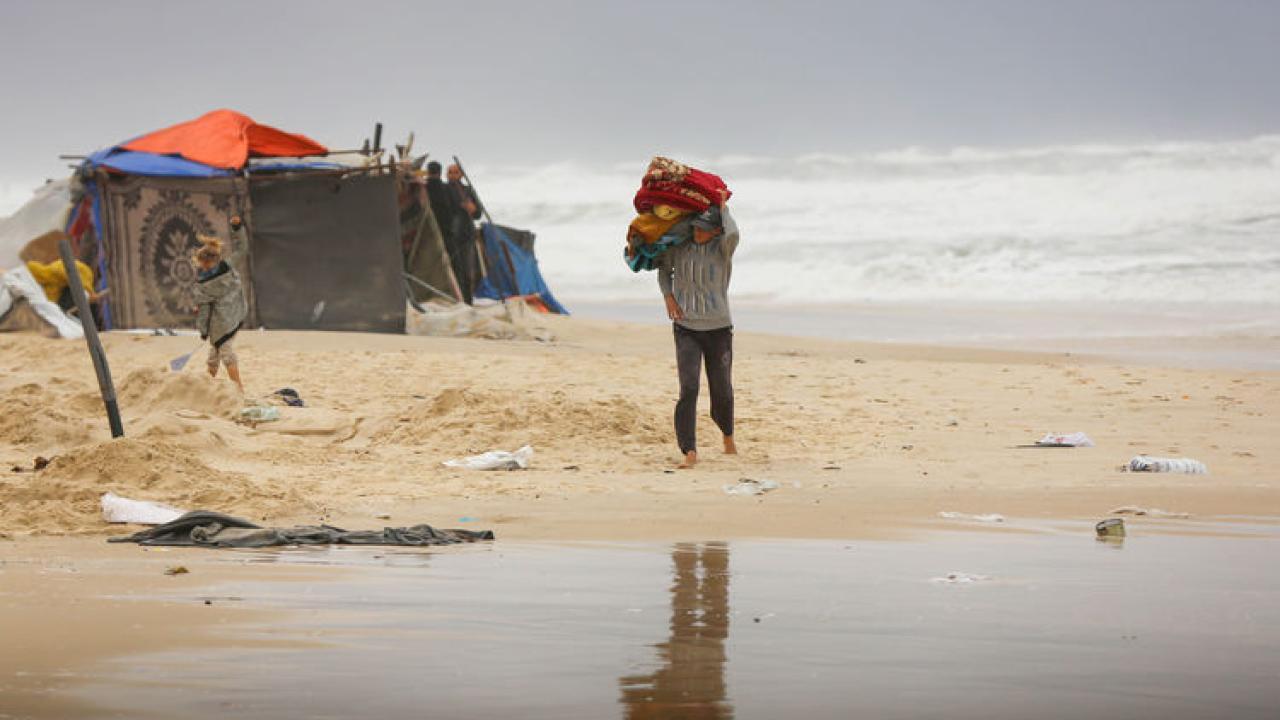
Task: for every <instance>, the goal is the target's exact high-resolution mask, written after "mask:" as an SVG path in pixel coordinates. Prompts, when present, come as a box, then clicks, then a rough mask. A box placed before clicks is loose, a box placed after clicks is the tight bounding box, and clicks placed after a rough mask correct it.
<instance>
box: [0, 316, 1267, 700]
mask: <svg viewBox="0 0 1280 720" xmlns="http://www.w3.org/2000/svg"><path fill="white" fill-rule="evenodd" d="M545 322H546V323H547V328H548V329H550V330H551V331H552V332H553V333H554V334H555V335H556V339H555V340H554V341H553V342H549V343H541V342H533V341H520V342H511V341H488V340H469V339H439V338H426V337H408V336H392V335H370V334H336V333H307V332H269V331H267V332H257V331H254V332H246V333H244V334H243V336H242V339H241V342H240V346H241V347H240V353H241V358H242V360H241V362H242V368H243V373H244V377H245V380H246V384H247V389H248V393H247V397H246V398H241V397H240V396H239V394H238V393H237V392H236V391H235V389H234V386H233V385H232V384H231V383H230V382H228V381H227V380H225V379H221V378H219V379H217V380H214V379H210V378H209V377H208V376H207V375H206V374H205V372H204V367H203V362H202V361H203V357H202V353H200V354H197V355H196V356H195V357H194V359H193V361H192V362H191V363H190V365H189V366H188V367H187V368H186V369H185V370H184V371H182V372H179V373H173V372H170V371H169V370H168V367H167V366H168V361H169V360H170V359H171V358H173V357H175V356H177V355H181V354H182V353H185V352H188V351H190V350H191V349H192V348H193V347H194V346H195V345H196V344H197V343H196V340H195V339H194V338H192V337H189V336H186V337H159V336H152V335H130V334H125V333H107V334H106V335H105V344H106V348H107V353H108V356H109V358H110V361H111V367H112V371H113V374H114V376H115V378H116V386H117V390H118V394H119V398H120V407H121V409H122V412H123V414H124V420H125V429H126V437H125V438H123V439H119V440H111V439H110V438H109V433H108V429H107V423H106V421H105V419H104V417H103V413H102V406H101V401H100V399H99V396H98V394H97V388H96V382H95V379H94V374H93V369H92V366H91V364H90V362H89V359H88V357H87V353H85V352H84V347H83V345H82V343H80V342H69V341H59V340H49V339H44V338H39V337H35V336H31V335H14V334H11V335H4V336H0V370H2V374H0V411H2V414H0V461H2V462H3V468H4V470H5V472H4V473H3V474H2V475H0V534H2V539H0V586H2V587H3V592H0V603H2V605H0V633H2V634H3V635H4V636H5V637H6V638H8V639H9V643H10V648H11V649H12V650H13V652H11V653H6V654H5V658H7V659H6V660H5V661H0V677H4V678H10V680H7V681H4V682H2V683H0V696H3V697H5V698H6V700H5V702H6V704H7V705H8V709H7V710H8V712H10V713H16V715H15V716H16V717H53V716H58V717H99V716H101V714H100V713H101V709H100V708H98V707H97V705H96V702H97V699H98V696H97V695H94V694H92V693H91V696H92V697H93V698H94V699H93V701H89V700H87V699H86V698H85V697H84V696H83V693H82V694H81V695H80V696H76V695H75V693H74V692H73V690H74V689H75V688H77V687H80V686H81V685H83V684H84V683H86V682H91V681H92V682H97V683H98V686H100V685H101V683H103V682H107V681H106V680H96V681H95V680H92V678H95V677H99V676H98V675H97V674H96V673H100V672H102V671H101V670H97V671H92V672H90V673H89V674H87V675H86V674H85V673H86V668H107V667H110V666H109V665H103V664H102V663H103V662H105V661H106V660H107V659H108V658H112V657H119V656H131V657H132V656H137V655H138V654H139V653H157V652H160V653H163V652H164V651H172V650H175V649H178V648H182V647H194V646H197V645H198V646H200V647H202V648H204V651H205V652H215V651H216V650H217V649H218V648H226V649H227V650H228V651H234V652H246V651H248V650H253V651H255V652H258V651H264V650H263V649H264V648H268V649H269V648H273V647H277V646H278V647H284V648H296V647H299V643H300V642H303V643H304V644H305V638H306V637H310V636H309V635H306V634H303V635H298V634H297V633H294V634H287V633H286V636H284V637H276V635H275V632H276V631H275V630H271V628H274V627H275V622H276V621H275V620H272V619H271V618H272V617H273V616H272V614H271V611H270V608H271V607H272V606H273V605H275V604H276V601H271V600H269V599H264V598H261V597H259V598H257V599H256V600H255V601H251V602H248V603H244V602H230V603H227V602H223V601H222V599H221V598H222V595H220V594H219V593H222V592H224V590H225V588H227V587H231V588H235V587H240V586H244V585H245V584H246V583H247V584H249V585H252V584H253V583H254V582H264V581H271V582H276V583H278V582H286V583H287V582H292V581H293V580H294V579H297V580H302V581H307V582H321V583H325V584H326V585H325V586H326V587H327V586H328V584H331V583H334V582H336V581H339V580H340V579H341V577H342V575H343V572H344V571H342V570H341V569H340V568H332V567H330V568H324V569H323V570H324V572H322V573H317V572H312V571H310V570H308V569H307V568H306V567H290V566H288V565H281V564H277V563H271V564H266V565H264V564H258V563H253V562H247V561H245V560H244V559H235V558H230V557H228V556H227V554H226V553H221V552H211V551H205V550H173V551H168V552H164V551H161V552H157V551H154V550H153V551H149V552H148V551H142V550H140V549H139V548H136V547H134V546H130V545H108V544H107V543H105V542H104V539H105V537H106V536H109V535H118V534H124V533H126V532H128V531H131V530H132V529H133V528H130V527H128V526H120V525H108V524H107V523H105V522H104V521H103V520H102V518H101V514H100V510H99V497H100V496H101V495H102V493H104V492H113V493H116V494H117V495H123V496H126V497H130V498H135V499H143V500H156V501H161V502H165V503H169V504H172V505H175V506H177V507H179V508H183V509H212V510H219V511H223V512H227V513H230V514H233V515H239V516H242V517H245V518H248V519H251V520H253V521H255V522H259V523H262V524H267V525H291V524H295V523H301V524H313V523H319V522H325V523H331V524H336V525H340V526H343V527H347V528H351V529H363V528H380V527H382V526H384V525H393V526H394V525H411V524H416V523H423V522H425V523H430V524H433V525H435V526H437V527H465V528H470V529H480V528H486V529H492V530H494V531H495V533H496V534H497V537H498V542H497V544H496V545H495V547H504V543H508V542H511V543H520V542H524V541H535V542H546V541H610V542H618V541H635V542H647V543H670V542H677V543H678V542H681V541H695V542H698V541H705V540H707V539H716V540H729V541H744V542H750V541H752V540H753V539H754V540H761V539H775V540H783V539H800V538H809V539H833V540H834V539H838V540H845V541H848V540H851V539H859V538H860V539H863V540H867V541H872V540H879V539H898V540H903V539H910V538H915V537H920V536H921V534H922V533H936V532H938V531H939V530H948V529H950V530H961V531H978V532H985V531H992V530H1000V531H1003V532H1013V533H1019V532H1022V533H1032V534H1034V533H1038V532H1042V531H1043V524H1044V523H1052V522H1061V521H1068V522H1075V523H1076V524H1077V525H1079V526H1080V527H1081V528H1087V527H1088V525H1087V524H1085V523H1091V522H1092V521H1094V520H1096V519H1098V518H1101V517H1104V516H1106V515H1107V514H1108V513H1109V511H1111V510H1112V509H1114V508H1117V507H1119V506H1138V507H1145V508H1159V509H1162V510H1166V511H1169V512H1172V513H1179V514H1181V513H1187V514H1190V515H1191V517H1192V518H1194V519H1195V521H1196V522H1198V521H1201V520H1203V521H1205V522H1206V523H1212V524H1211V525H1206V526H1205V527H1207V528H1209V529H1208V530H1205V531H1204V532H1210V533H1218V532H1221V531H1222V530H1221V528H1222V527H1224V523H1225V524H1226V525H1230V524H1232V523H1250V522H1258V521H1259V518H1262V521H1263V522H1274V518H1275V516H1278V515H1280V485H1278V484H1277V479H1276V477H1275V474H1274V472H1273V470H1272V468H1273V467H1274V462H1275V459H1276V457H1277V451H1278V450H1280V441H1278V440H1277V439H1276V437H1275V435H1274V433H1273V432H1272V430H1273V427H1272V426H1273V424H1274V423H1273V421H1272V420H1271V418H1273V417H1274V415H1275V413H1276V411H1277V409H1278V405H1280V374H1277V373H1275V372H1270V371H1258V370H1229V369H1177V368H1169V367H1160V366H1156V365H1145V364H1140V363H1136V362H1130V363H1127V364H1118V363H1117V362H1116V361H1115V360H1114V359H1106V358H1091V357H1087V356H1079V355H1069V354H1065V353H1052V354H1050V353H1027V352H1013V351H1005V350H998V351H997V350H981V349H967V348H957V347H929V346H911V345H901V344H883V343H881V344H876V343H855V342H843V341H828V340H817V339H806V338H796V337H782V336H776V335H764V334H753V333H739V334H738V335H737V338H736V341H737V344H736V356H737V357H736V363H735V364H736V373H735V385H736V392H737V401H738V403H737V408H738V423H739V426H738V427H739V429H738V431H737V433H736V434H737V436H738V442H739V444H740V448H741V451H742V452H741V454H740V455H738V456H736V457H730V456H725V455H723V454H722V453H721V452H720V451H719V448H718V445H719V438H718V437H717V434H716V432H715V429H714V425H713V424H712V423H711V422H710V421H709V419H707V418H706V410H707V408H706V407H705V402H706V397H705V389H704V392H703V403H704V406H703V407H702V408H701V413H702V416H701V417H702V419H701V420H700V424H699V433H700V435H699V442H700V445H701V446H702V449H703V461H702V462H701V464H700V465H699V466H698V467H697V468H696V469H693V470H689V471H683V470H682V471H675V470H673V469H672V468H673V466H674V464H675V463H676V461H677V460H678V453H677V452H676V448H675V446H674V443H673V440H672V429H671V412H672V408H673V404H674V400H675V397H674V396H675V391H676V388H675V372H674V361H673V358H672V352H671V337H670V330H669V329H668V328H666V327H661V326H654V325H644V324H633V323H620V322H611V321H603V320H583V319H577V318H575V319H567V318H548V319H546V320H545ZM283 387H291V388H294V389H295V390H296V391H297V392H298V393H299V395H300V396H301V397H302V398H303V399H304V400H305V402H306V407H304V408H292V407H280V408H279V410H280V411H281V414H282V418H281V420H279V421H275V422H268V423H262V424H259V425H257V426H256V427H251V426H248V425H244V424H240V423H237V422H236V421H235V419H234V418H235V417H236V415H237V413H238V412H239V410H240V408H242V407H243V406H244V404H245V402H246V400H248V401H253V400H255V399H261V398H264V397H266V396H267V395H269V394H270V393H271V392H272V391H274V390H276V389H278V388H283ZM1077 430H1079V431H1084V432H1086V433H1088V435H1089V436H1090V437H1091V438H1092V439H1093V440H1094V441H1095V442H1096V443H1097V446H1096V447H1092V448H1079V449H1025V448H1016V447H1015V446H1017V445H1025V444H1028V443H1033V442H1034V441H1035V440H1037V439H1039V438H1040V437H1041V436H1042V435H1044V434H1045V433H1047V432H1050V431H1053V432H1074V431H1077ZM525 444H529V445H531V446H532V447H533V448H534V452H535V456H534V459H533V462H532V466H531V467H530V468H529V469H528V470H523V471H513V472H476V471H465V470H454V469H449V468H446V467H443V466H442V463H443V461H445V460H447V459H450V458H456V457H460V456H464V455H468V454H473V453H479V452H483V451H486V450H494V449H502V450H515V449H516V448H518V447H520V446H521V445H525ZM1139 453H1148V454H1154V455H1165V456H1175V457H1180V456H1189V457H1194V458H1196V459H1198V460H1201V461H1203V462H1204V463H1206V464H1207V465H1208V467H1209V471H1210V474H1208V475H1167V474H1148V473H1132V472H1122V471H1121V468H1122V466H1124V464H1125V463H1126V462H1127V461H1128V460H1129V459H1130V458H1131V457H1132V456H1134V455H1136V454H1139ZM36 457H45V458H50V459H51V461H50V462H49V464H48V466H47V467H45V468H44V469H43V470H39V471H33V470H31V468H32V464H33V461H34V459H35V458H36ZM15 470H21V472H18V471H15ZM743 478H751V479H756V480H771V481H774V482H776V483H777V484H778V487H777V489H775V490H773V491H771V492H768V493H766V494H764V495H759V496H731V495H728V494H726V493H725V492H724V487H725V486H726V485H732V484H734V483H737V482H738V481H740V480H741V479H743ZM942 512H955V513H965V514H972V515H980V514H990V513H998V514H1000V515H1002V516H1004V517H1005V518H1006V519H1007V521H1006V522H1003V523H982V522H975V521H972V520H966V519H963V518H961V519H943V518H940V517H939V513H942ZM1129 521H1130V523H1131V524H1132V525H1133V526H1134V527H1135V528H1136V529H1137V532H1139V533H1146V534H1153V533H1154V534H1158V533H1167V532H1175V533H1180V534H1184V535H1186V534H1195V533H1197V532H1201V530H1198V529H1197V526H1196V525H1195V524H1192V525H1190V526H1182V525H1175V526H1170V525H1169V524H1168V521H1162V520H1160V519H1151V518H1146V517H1137V518H1134V517H1131V518H1130V520H1129ZM352 557H353V558H354V557H355V556H352ZM375 557H377V556H376V555H375ZM534 557H541V555H538V554H537V553H535V555H534ZM591 557H594V556H591ZM178 564H181V565H183V566H184V567H188V568H190V569H191V571H192V573H191V575H189V576H187V575H184V576H181V577H178V578H174V577H168V576H166V575H165V574H164V571H165V570H166V569H167V568H170V567H173V566H174V565H178ZM365 572H366V573H367V574H368V573H372V574H371V575H369V577H377V576H378V575H379V573H377V571H376V569H374V570H372V571H371V570H366V571H365ZM572 576H573V573H572V572H569V573H568V574H566V575H565V576H564V577H565V578H569V577H572ZM1086 577H1089V576H1086ZM307 587H313V586H311V585H307ZM275 592H277V593H279V592H281V591H279V590H277V591H275ZM308 592H310V591H308ZM175 593H176V594H175ZM211 593H212V594H211ZM233 599H234V598H233ZM204 600H209V604H206V603H205V602H204ZM210 604H211V605H212V606H210ZM286 607H289V606H287V605H286ZM298 613H299V611H298V610H297V609H295V610H293V611H292V612H285V613H284V614H282V615H280V617H282V618H285V617H289V618H297V617H306V615H305V614H304V615H302V616H299V615H298ZM326 617H327V616H326ZM337 617H341V615H339V616H337ZM65 618H78V619H75V620H74V621H68V620H66V619H65ZM326 622H329V621H326ZM254 623H256V625H254ZM246 627H250V628H256V629H252V630H246V629H245V628H246ZM51 633H52V634H51ZM328 636H329V635H328V634H326V637H328ZM338 637H341V635H339V636H338ZM300 638H302V640H300ZM157 657H163V655H159V656H157ZM68 693H70V694H68Z"/></svg>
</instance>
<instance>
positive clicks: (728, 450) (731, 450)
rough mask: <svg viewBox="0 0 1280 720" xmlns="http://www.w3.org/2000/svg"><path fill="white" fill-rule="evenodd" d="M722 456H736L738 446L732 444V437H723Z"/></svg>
mask: <svg viewBox="0 0 1280 720" xmlns="http://www.w3.org/2000/svg"><path fill="white" fill-rule="evenodd" d="M724 454H725V455H737V454H738V446H737V445H736V444H734V442H733V436H732V435H725V436H724Z"/></svg>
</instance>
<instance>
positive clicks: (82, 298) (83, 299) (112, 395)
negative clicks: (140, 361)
mask: <svg viewBox="0 0 1280 720" xmlns="http://www.w3.org/2000/svg"><path fill="white" fill-rule="evenodd" d="M58 254H60V255H61V256H62V267H63V268H65V269H66V271H67V287H69V288H70V289H71V297H73V298H74V299H75V301H76V309H77V310H78V311H79V313H80V326H81V327H82V328H84V342H85V344H86V345H88V346H89V357H90V358H91V359H92V360H93V371H94V372H95V373H97V375H98V390H99V391H100V392H101V393H102V404H103V405H105V406H106V409H107V422H108V423H109V424H110V425H111V437H113V438H118V437H124V423H122V422H121V421H120V407H119V405H117V404H116V388H115V385H114V384H113V383H112V382H111V367H110V366H109V365H107V353H106V352H105V351H104V350H103V349H102V340H101V339H99V338H98V326H97V325H95V324H94V322H93V310H91V309H90V308H89V297H88V296H87V295H85V292H84V285H83V284H81V282H80V273H79V272H78V271H77V270H76V259H75V256H73V255H72V254H71V243H70V241H68V240H67V239H66V238H65V237H64V238H63V239H61V240H59V241H58Z"/></svg>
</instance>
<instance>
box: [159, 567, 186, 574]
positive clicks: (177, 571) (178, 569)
mask: <svg viewBox="0 0 1280 720" xmlns="http://www.w3.org/2000/svg"><path fill="white" fill-rule="evenodd" d="M189 572H191V571H190V570H188V569H187V566H186V565H171V566H170V567H167V568H165V569H164V574H165V575H186V574H187V573H189Z"/></svg>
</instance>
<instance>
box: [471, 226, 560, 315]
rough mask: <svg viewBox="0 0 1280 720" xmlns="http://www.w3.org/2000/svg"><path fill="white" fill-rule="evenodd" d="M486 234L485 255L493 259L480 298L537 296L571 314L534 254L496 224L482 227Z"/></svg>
mask: <svg viewBox="0 0 1280 720" xmlns="http://www.w3.org/2000/svg"><path fill="white" fill-rule="evenodd" d="M480 229H481V232H483V234H484V247H485V255H486V256H487V257H488V258H489V264H488V270H489V276H488V277H487V278H485V280H483V281H481V283H480V285H479V287H477V288H476V292H475V295H476V297H483V298H489V299H491V300H503V299H505V298H509V297H513V296H516V295H537V296H538V297H539V298H541V300H542V302H543V304H544V305H546V306H547V309H548V310H550V311H551V312H555V313H560V314H561V315H568V314H569V311H568V310H565V309H564V306H563V305H561V304H560V303H559V302H558V301H557V300H556V299H555V297H554V296H553V295H552V294H551V289H550V288H548V287H547V283H546V281H545V280H543V279H542V272H541V271H540V270H538V259H537V258H536V257H534V256H533V253H531V252H528V251H526V250H525V249H524V248H522V247H520V246H519V245H517V244H515V243H514V242H512V241H511V238H509V237H507V234H506V233H504V232H502V230H501V229H500V228H498V227H497V226H496V225H492V224H490V223H484V224H482V225H481V226H480Z"/></svg>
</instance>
